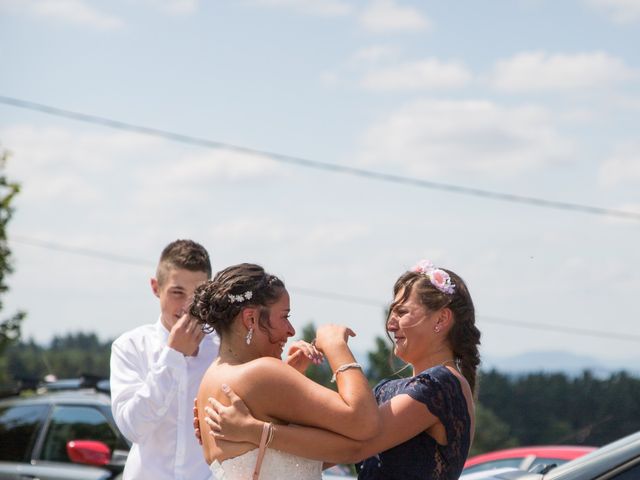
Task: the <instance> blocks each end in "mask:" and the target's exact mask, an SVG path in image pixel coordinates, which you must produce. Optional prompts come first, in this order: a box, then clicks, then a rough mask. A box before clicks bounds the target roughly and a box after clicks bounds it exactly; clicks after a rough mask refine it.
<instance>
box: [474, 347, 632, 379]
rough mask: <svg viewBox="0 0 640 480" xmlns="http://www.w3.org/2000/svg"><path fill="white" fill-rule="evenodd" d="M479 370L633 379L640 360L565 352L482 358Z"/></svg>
mask: <svg viewBox="0 0 640 480" xmlns="http://www.w3.org/2000/svg"><path fill="white" fill-rule="evenodd" d="M480 368H481V369H482V370H491V369H496V370H498V371H499V372H503V373H513V374H521V373H530V372H540V371H544V372H562V373H566V374H568V375H572V376H573V375H580V374H581V373H582V372H583V371H584V370H590V371H591V372H593V374H594V375H596V376H602V377H608V376H609V375H611V373H613V372H619V371H621V370H624V371H626V372H628V373H629V374H631V375H633V376H640V357H636V358H629V359H625V360H622V359H621V360H617V361H616V360H605V359H598V358H595V357H590V356H587V355H577V354H573V353H568V352H563V351H539V352H525V353H521V354H518V355H512V356H505V357H498V356H483V358H482V365H481V366H480Z"/></svg>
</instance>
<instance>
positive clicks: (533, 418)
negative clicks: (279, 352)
mask: <svg viewBox="0 0 640 480" xmlns="http://www.w3.org/2000/svg"><path fill="white" fill-rule="evenodd" d="M314 336H315V328H314V326H313V325H312V324H309V325H307V326H306V327H304V328H303V330H302V337H303V338H305V339H306V340H311V339H312V338H313V337H314ZM110 353H111V340H107V341H101V340H100V339H99V338H98V336H97V335H96V334H94V333H73V334H66V335H63V336H56V337H54V338H53V340H52V341H51V342H50V343H49V344H48V345H46V346H43V345H40V344H38V343H36V342H35V341H33V340H29V341H16V342H13V343H12V344H10V345H9V346H8V347H7V348H6V349H5V351H4V352H3V353H0V390H4V391H8V390H11V389H12V388H15V387H16V386H17V385H18V381H20V380H22V381H29V380H34V379H38V380H42V379H43V378H44V377H45V376H46V375H50V374H54V375H55V376H56V377H57V378H76V377H79V376H80V375H82V374H91V375H97V376H101V377H105V378H108V377H109V357H110ZM391 353H392V352H391V343H390V342H389V341H388V340H387V339H384V338H382V337H378V338H376V340H375V344H374V347H373V349H372V350H371V351H369V352H368V353H367V361H366V362H365V363H366V364H367V368H366V372H365V373H366V374H367V378H369V381H370V383H371V385H372V386H374V385H375V384H377V383H378V382H379V381H380V380H382V379H383V378H389V377H402V376H409V375H411V370H410V369H408V368H403V367H404V365H403V364H402V363H400V362H399V361H398V360H397V359H393V357H392V355H391ZM307 375H308V376H309V377H310V378H312V379H313V380H315V381H317V382H319V383H321V384H323V385H325V386H327V387H328V388H335V384H332V383H331V382H330V379H331V370H330V368H329V366H328V365H327V363H326V362H324V363H323V364H321V365H312V366H311V367H310V368H309V370H308V371H307ZM638 405H640V378H636V377H633V376H631V375H629V374H627V373H625V372H618V373H615V374H612V375H610V376H609V377H608V378H599V377H596V376H594V375H593V374H592V373H591V372H589V371H585V372H583V373H582V375H580V376H570V375H567V374H563V373H529V374H526V375H519V376H514V375H508V374H504V373H501V372H498V371H496V370H491V371H481V372H480V375H479V393H478V405H477V409H476V417H477V418H476V434H475V439H474V444H473V447H472V452H471V453H472V454H476V453H482V452H487V451H492V450H497V449H501V448H508V447H513V446H518V445H541V444H571V445H593V446H600V445H603V444H605V443H608V442H610V441H613V440H616V439H618V438H620V437H623V436H625V435H628V434H630V433H633V432H636V431H640V415H639V414H638V412H639V410H638Z"/></svg>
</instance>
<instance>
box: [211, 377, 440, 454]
mask: <svg viewBox="0 0 640 480" xmlns="http://www.w3.org/2000/svg"><path fill="white" fill-rule="evenodd" d="M225 393H226V395H227V396H228V397H229V399H230V400H231V406H229V407H225V406H223V405H222V404H221V403H220V402H217V401H216V400H215V399H213V398H211V399H209V402H210V404H211V408H209V407H207V408H206V409H205V410H206V411H207V414H208V415H207V417H206V418H205V421H206V422H207V424H208V425H209V428H210V435H212V436H214V437H215V438H223V439H224V440H227V441H240V442H248V443H253V444H255V445H257V444H258V443H259V441H260V434H261V432H262V425H263V422H262V421H260V420H257V419H256V418H254V417H252V416H251V414H250V412H249V410H248V409H247V407H246V405H245V404H244V403H243V401H242V399H241V398H240V397H238V396H237V395H236V394H235V392H233V391H232V390H229V389H227V390H226V391H225ZM379 414H380V420H381V425H380V432H379V434H378V435H377V436H375V437H374V438H372V439H370V440H366V441H362V440H360V441H358V440H354V439H352V438H347V437H345V436H343V435H339V434H336V433H334V432H330V431H327V430H323V429H319V428H311V427H305V426H299V425H274V429H275V430H274V436H273V441H272V443H271V446H272V447H273V448H276V449H278V450H282V451H285V452H289V453H292V454H294V455H299V456H303V457H307V458H312V459H316V460H322V461H326V462H333V463H353V462H357V461H359V460H362V459H364V458H367V457H370V456H371V455H374V454H376V453H379V452H382V451H384V450H388V449H389V448H391V447H394V446H396V445H399V444H400V443H402V442H404V441H406V440H409V439H410V438H412V437H415V436H416V435H417V434H419V433H420V432H422V431H424V430H427V429H428V428H430V427H431V426H433V425H435V424H436V423H437V422H438V421H439V420H438V418H437V417H436V416H435V415H433V414H432V413H431V412H430V411H429V410H428V408H427V407H426V406H425V405H424V404H423V403H421V402H418V401H417V400H414V399H413V398H411V397H410V396H409V395H404V394H403V395H398V396H396V397H394V398H392V399H391V400H390V401H389V402H386V403H384V404H382V405H380V407H379Z"/></svg>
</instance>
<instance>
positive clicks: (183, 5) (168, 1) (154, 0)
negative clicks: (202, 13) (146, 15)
mask: <svg viewBox="0 0 640 480" xmlns="http://www.w3.org/2000/svg"><path fill="white" fill-rule="evenodd" d="M146 1H147V2H148V3H150V4H151V5H153V6H154V7H156V8H158V9H160V10H162V11H164V12H166V13H171V14H178V15H186V14H190V13H195V12H196V10H197V9H198V5H199V4H200V0H146Z"/></svg>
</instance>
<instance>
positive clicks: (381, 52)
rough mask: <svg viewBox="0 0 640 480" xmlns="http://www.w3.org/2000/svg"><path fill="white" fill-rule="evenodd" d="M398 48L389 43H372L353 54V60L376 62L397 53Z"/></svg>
mask: <svg viewBox="0 0 640 480" xmlns="http://www.w3.org/2000/svg"><path fill="white" fill-rule="evenodd" d="M397 53H398V48H397V47H393V46H391V45H373V46H371V47H367V48H362V49H360V50H358V51H357V52H355V53H354V54H353V60H354V61H356V62H367V63H377V62H379V61H381V60H385V59H387V58H389V57H393V56H395V55H397Z"/></svg>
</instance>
